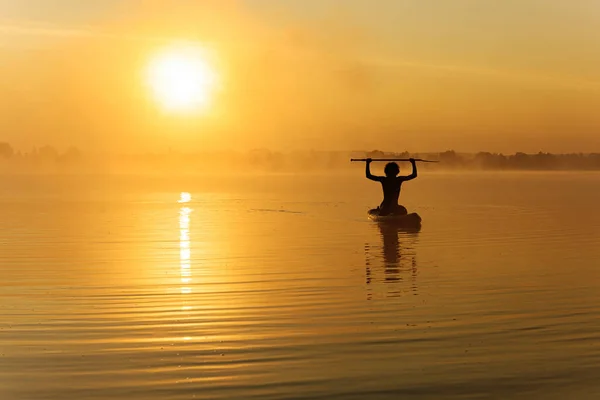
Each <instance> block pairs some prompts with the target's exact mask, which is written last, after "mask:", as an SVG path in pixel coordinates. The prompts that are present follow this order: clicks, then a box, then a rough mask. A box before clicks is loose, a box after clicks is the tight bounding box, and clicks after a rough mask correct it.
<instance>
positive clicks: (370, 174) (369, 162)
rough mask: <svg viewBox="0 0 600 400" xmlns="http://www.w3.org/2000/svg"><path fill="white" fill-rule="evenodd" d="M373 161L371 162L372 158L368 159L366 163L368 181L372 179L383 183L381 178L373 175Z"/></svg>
mask: <svg viewBox="0 0 600 400" xmlns="http://www.w3.org/2000/svg"><path fill="white" fill-rule="evenodd" d="M372 161H373V160H371V159H370V158H367V163H366V167H365V175H366V176H367V179H370V180H372V181H377V182H381V177H380V176H375V175H373V174H372V173H371V162H372Z"/></svg>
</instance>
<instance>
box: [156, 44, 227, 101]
mask: <svg viewBox="0 0 600 400" xmlns="http://www.w3.org/2000/svg"><path fill="white" fill-rule="evenodd" d="M147 79H148V82H147V83H148V85H149V87H150V89H151V91H152V94H153V95H154V98H155V99H156V101H158V103H160V104H161V105H162V107H164V108H165V109H166V110H168V111H172V112H192V111H198V110H203V109H206V108H207V107H208V106H209V105H210V101H211V98H212V96H213V94H214V91H215V88H216V85H217V75H216V73H215V71H214V69H213V68H212V66H211V65H210V63H209V58H208V56H207V54H206V51H205V50H204V49H203V48H201V47H197V46H189V45H186V46H171V47H169V48H166V49H164V50H162V51H160V52H158V53H157V54H156V55H155V56H154V57H153V58H152V60H151V61H150V63H149V66H148V74H147Z"/></svg>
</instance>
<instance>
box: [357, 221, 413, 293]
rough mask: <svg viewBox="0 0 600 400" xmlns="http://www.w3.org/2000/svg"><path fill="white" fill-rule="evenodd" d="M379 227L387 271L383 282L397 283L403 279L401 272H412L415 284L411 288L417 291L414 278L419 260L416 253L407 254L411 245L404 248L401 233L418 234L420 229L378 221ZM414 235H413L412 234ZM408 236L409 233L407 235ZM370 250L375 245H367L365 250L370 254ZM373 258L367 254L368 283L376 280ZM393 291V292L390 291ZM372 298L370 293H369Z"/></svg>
mask: <svg viewBox="0 0 600 400" xmlns="http://www.w3.org/2000/svg"><path fill="white" fill-rule="evenodd" d="M377 227H378V229H379V233H380V235H381V240H382V247H381V254H382V256H383V270H384V273H385V277H384V278H383V282H385V283H396V282H399V281H401V280H402V278H401V273H402V272H403V271H404V272H408V271H410V272H411V275H412V278H413V284H412V286H411V290H412V291H416V289H417V288H416V283H415V282H414V279H415V278H416V274H417V262H416V259H415V257H414V254H412V257H411V254H410V252H409V253H408V254H407V252H405V251H404V250H409V251H410V247H408V248H404V247H403V246H402V244H401V240H400V234H401V233H407V234H409V233H412V234H416V233H417V232H418V229H410V230H407V229H404V228H402V227H401V226H398V225H397V224H391V223H381V222H380V223H378V224H377ZM410 236H412V235H410ZM407 238H408V235H407ZM370 250H374V247H373V246H370V245H368V244H367V245H366V246H365V252H366V253H367V254H368V253H369V252H370ZM371 260H372V258H371V257H368V256H367V260H366V265H365V266H366V278H367V284H371V283H372V282H376V281H374V279H375V276H374V275H373V271H372V268H373V265H372V261H371ZM390 293H391V292H390ZM390 293H388V295H391V294H390ZM395 294H400V292H397V293H396V292H394V295H395ZM369 298H370V295H369Z"/></svg>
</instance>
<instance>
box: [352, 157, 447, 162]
mask: <svg viewBox="0 0 600 400" xmlns="http://www.w3.org/2000/svg"><path fill="white" fill-rule="evenodd" d="M367 160H368V158H351V159H350V161H351V162H354V161H363V162H364V161H367ZM371 161H410V158H372V159H371ZM415 161H420V162H439V161H432V160H423V159H421V158H415Z"/></svg>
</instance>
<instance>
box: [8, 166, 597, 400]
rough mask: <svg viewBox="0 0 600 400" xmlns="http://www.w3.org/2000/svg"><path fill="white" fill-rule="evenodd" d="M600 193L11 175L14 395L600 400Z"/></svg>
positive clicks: (562, 175)
mask: <svg viewBox="0 0 600 400" xmlns="http://www.w3.org/2000/svg"><path fill="white" fill-rule="evenodd" d="M599 188H600V175H599V174H598V173H595V172H586V173H576V172H553V173H541V172H522V173H504V172H495V173H468V172H434V171H430V172H427V173H423V174H421V175H420V176H419V178H418V179H416V180H414V181H411V182H407V183H406V184H405V185H404V187H403V192H402V195H401V203H402V204H404V205H405V206H406V207H407V208H408V209H409V211H411V212H412V211H414V212H418V213H419V214H420V215H421V217H422V218H423V226H422V228H421V230H420V231H419V232H404V231H402V230H398V229H395V228H390V227H389V226H385V225H378V224H377V223H373V222H370V221H368V220H367V218H366V211H367V210H368V209H369V208H371V207H372V206H375V205H377V204H378V203H379V201H380V188H379V186H378V185H377V184H376V183H373V182H369V181H367V180H365V179H364V177H363V174H362V171H360V170H357V172H356V175H344V176H340V175H327V176H324V175H293V176H290V175H287V176H281V175H257V176H238V177H235V176H214V177H210V176H197V177H179V178H173V177H172V176H169V177H164V176H153V175H146V176H135V177H132V176H116V175H112V176H108V175H104V176H51V177H48V176H35V175H29V176H21V177H14V176H2V177H0V246H1V247H0V274H1V275H2V277H3V289H2V290H1V291H0V314H1V315H2V319H1V320H0V398H2V399H7V400H13V399H14V400H20V399H27V400H37V399H52V400H54V399H64V398H98V399H100V398H115V399H125V398H127V399H155V398H156V399H159V398H160V399H183V398H194V397H195V398H200V399H203V398H204V399H228V398H261V399H269V398H273V399H283V398H289V399H299V398H306V399H308V398H322V399H332V398H344V399H353V398H356V399H359V398H361V399H362V398H376V399H377V398H380V399H393V398H440V397H444V398H531V397H535V398H556V399H562V398H582V399H587V398H590V399H592V398H596V397H597V396H598V395H600V386H599V384H598V376H599V374H600V347H599V343H600V341H599V339H600V338H599V334H598V332H600V325H599V323H598V321H600V318H598V317H599V314H600V308H599V307H598V304H600V294H599V293H600V290H599V289H600V287H599V286H600V280H599V278H600V277H599V275H598V271H597V261H598V260H599V259H600V250H599V249H598V246H597V244H598V242H599V241H600V216H599V214H598V213H597V212H596V208H597V204H599V202H600V189H599Z"/></svg>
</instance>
